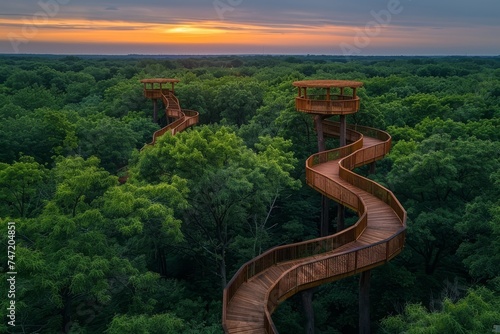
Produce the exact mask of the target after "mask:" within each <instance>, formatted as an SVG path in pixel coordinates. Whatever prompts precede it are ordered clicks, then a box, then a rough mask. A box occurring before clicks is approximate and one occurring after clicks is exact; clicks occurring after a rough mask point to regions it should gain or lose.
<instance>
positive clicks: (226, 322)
mask: <svg viewBox="0 0 500 334" xmlns="http://www.w3.org/2000/svg"><path fill="white" fill-rule="evenodd" d="M325 129H326V131H330V132H331V133H332V134H333V133H335V132H336V130H335V125H333V123H331V122H328V121H326V124H325ZM362 132H364V133H367V134H370V135H371V134H375V135H374V136H373V137H370V136H367V135H364V136H363V135H362V134H361V133H358V137H359V140H357V141H356V142H354V143H352V144H350V145H348V146H349V147H350V149H347V150H342V149H339V150H334V151H333V152H331V153H324V154H319V155H316V156H312V157H311V158H310V159H309V160H308V169H309V170H308V175H307V176H306V178H307V181H308V183H309V185H310V186H311V187H313V188H315V189H316V190H318V191H320V192H322V193H323V194H326V195H327V196H329V197H330V198H332V199H334V200H336V201H339V202H342V203H343V204H346V205H347V206H349V207H351V208H353V209H355V210H356V211H358V213H359V215H360V220H359V221H358V223H357V224H356V225H355V226H354V227H352V228H350V229H347V230H346V231H345V232H340V233H337V234H336V235H334V236H332V237H325V238H321V239H316V240H317V241H316V242H314V241H309V242H306V243H301V245H298V246H296V247H294V246H293V245H288V246H285V247H278V248H276V249H274V250H270V251H268V252H266V253H264V254H263V255H261V256H260V257H258V258H257V259H254V260H252V261H250V262H249V263H247V264H245V265H244V266H243V267H242V269H240V271H239V272H238V273H237V274H236V275H235V277H234V278H233V280H232V281H231V282H230V283H229V284H228V287H227V288H226V290H225V291H224V303H225V305H224V310H223V326H224V330H225V331H226V333H235V334H236V333H238V334H239V333H277V329H276V328H275V327H274V325H273V324H272V320H271V319H270V314H271V313H272V312H273V311H274V309H275V308H276V307H277V305H278V304H279V303H280V302H281V301H283V300H285V299H286V298H288V297H290V296H291V295H293V294H295V293H297V292H298V291H300V290H304V289H307V288H311V287H314V286H317V285H320V284H323V283H325V282H329V281H334V280H337V279H340V278H343V277H346V276H350V275H354V274H356V273H359V272H362V271H364V270H368V269H371V268H373V267H376V266H378V265H381V264H384V263H386V262H387V261H388V260H390V259H391V258H392V257H394V256H395V255H397V254H398V253H399V252H400V251H401V249H402V247H403V244H404V229H405V221H406V212H405V211H404V209H403V208H402V207H401V205H400V204H399V202H397V200H396V199H395V197H394V196H393V195H392V193H391V192H390V191H388V190H387V189H385V188H383V187H381V186H380V185H377V184H375V183H374V182H373V181H370V180H367V179H364V178H362V177H359V176H355V174H354V173H352V172H350V171H349V169H352V168H353V167H356V166H360V165H363V164H366V163H368V162H372V161H374V160H377V159H380V158H382V157H383V156H384V155H385V154H386V153H387V151H388V150H389V148H390V136H389V135H388V134H386V133H384V132H382V131H379V130H375V129H369V128H362ZM355 137H356V132H354V131H352V130H351V138H355ZM382 148H383V149H382ZM328 154H329V155H328ZM336 155H339V157H338V158H335V159H332V157H335V156H336ZM349 159H350V160H349ZM314 160H316V162H314ZM318 161H319V162H318ZM346 165H349V166H347V168H343V167H342V166H344V167H346ZM354 184H356V185H357V186H355V185H354ZM353 195H354V197H355V198H353ZM321 247H324V249H323V250H318V249H319V248H321ZM304 249H306V250H307V252H308V253H310V255H309V256H307V255H304V254H305V253H304ZM301 252H302V255H300V253H301ZM307 252H306V253H307ZM291 253H293V255H290V254H291ZM283 254H285V255H283ZM280 259H283V260H280ZM257 268H259V269H257ZM258 271H260V272H258ZM257 272H258V273H257Z"/></svg>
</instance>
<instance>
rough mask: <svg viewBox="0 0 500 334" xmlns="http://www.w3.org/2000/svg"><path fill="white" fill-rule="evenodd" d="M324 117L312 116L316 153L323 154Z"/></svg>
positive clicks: (324, 147) (324, 148)
mask: <svg viewBox="0 0 500 334" xmlns="http://www.w3.org/2000/svg"><path fill="white" fill-rule="evenodd" d="M324 119H325V116H322V115H316V116H314V122H315V126H316V134H317V136H318V152H323V151H324V150H326V146H325V135H324V133H323V120H324Z"/></svg>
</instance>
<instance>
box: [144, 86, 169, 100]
mask: <svg viewBox="0 0 500 334" xmlns="http://www.w3.org/2000/svg"><path fill="white" fill-rule="evenodd" d="M170 92H171V90H170V89H167V88H162V89H160V88H151V89H148V88H145V89H144V96H145V97H146V98H148V99H161V98H162V96H163V95H168V94H170Z"/></svg>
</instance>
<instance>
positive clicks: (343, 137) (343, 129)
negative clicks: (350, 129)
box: [339, 115, 347, 147]
mask: <svg viewBox="0 0 500 334" xmlns="http://www.w3.org/2000/svg"><path fill="white" fill-rule="evenodd" d="M346 145H347V121H346V116H345V115H340V143H339V146H340V147H342V146H346Z"/></svg>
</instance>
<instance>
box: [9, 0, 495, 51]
mask: <svg viewBox="0 0 500 334" xmlns="http://www.w3.org/2000/svg"><path fill="white" fill-rule="evenodd" d="M0 53H3V54H14V53H21V54H25V53H34V54H81V55H82V54H102V55H107V54H116V55H125V54H154V55H156V54H162V55H205V54H210V55H211V54H297V55H298V54H321V55H348V56H351V55H353V56H355V55H500V0H476V1H471V0H351V1H346V0H343V1H338V0H307V1H305V0H286V1H284V0H276V1H273V0H145V1H138V0H133V1H132V0H117V1H105V0H104V1H102V0H15V1H2V3H1V4H0Z"/></svg>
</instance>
